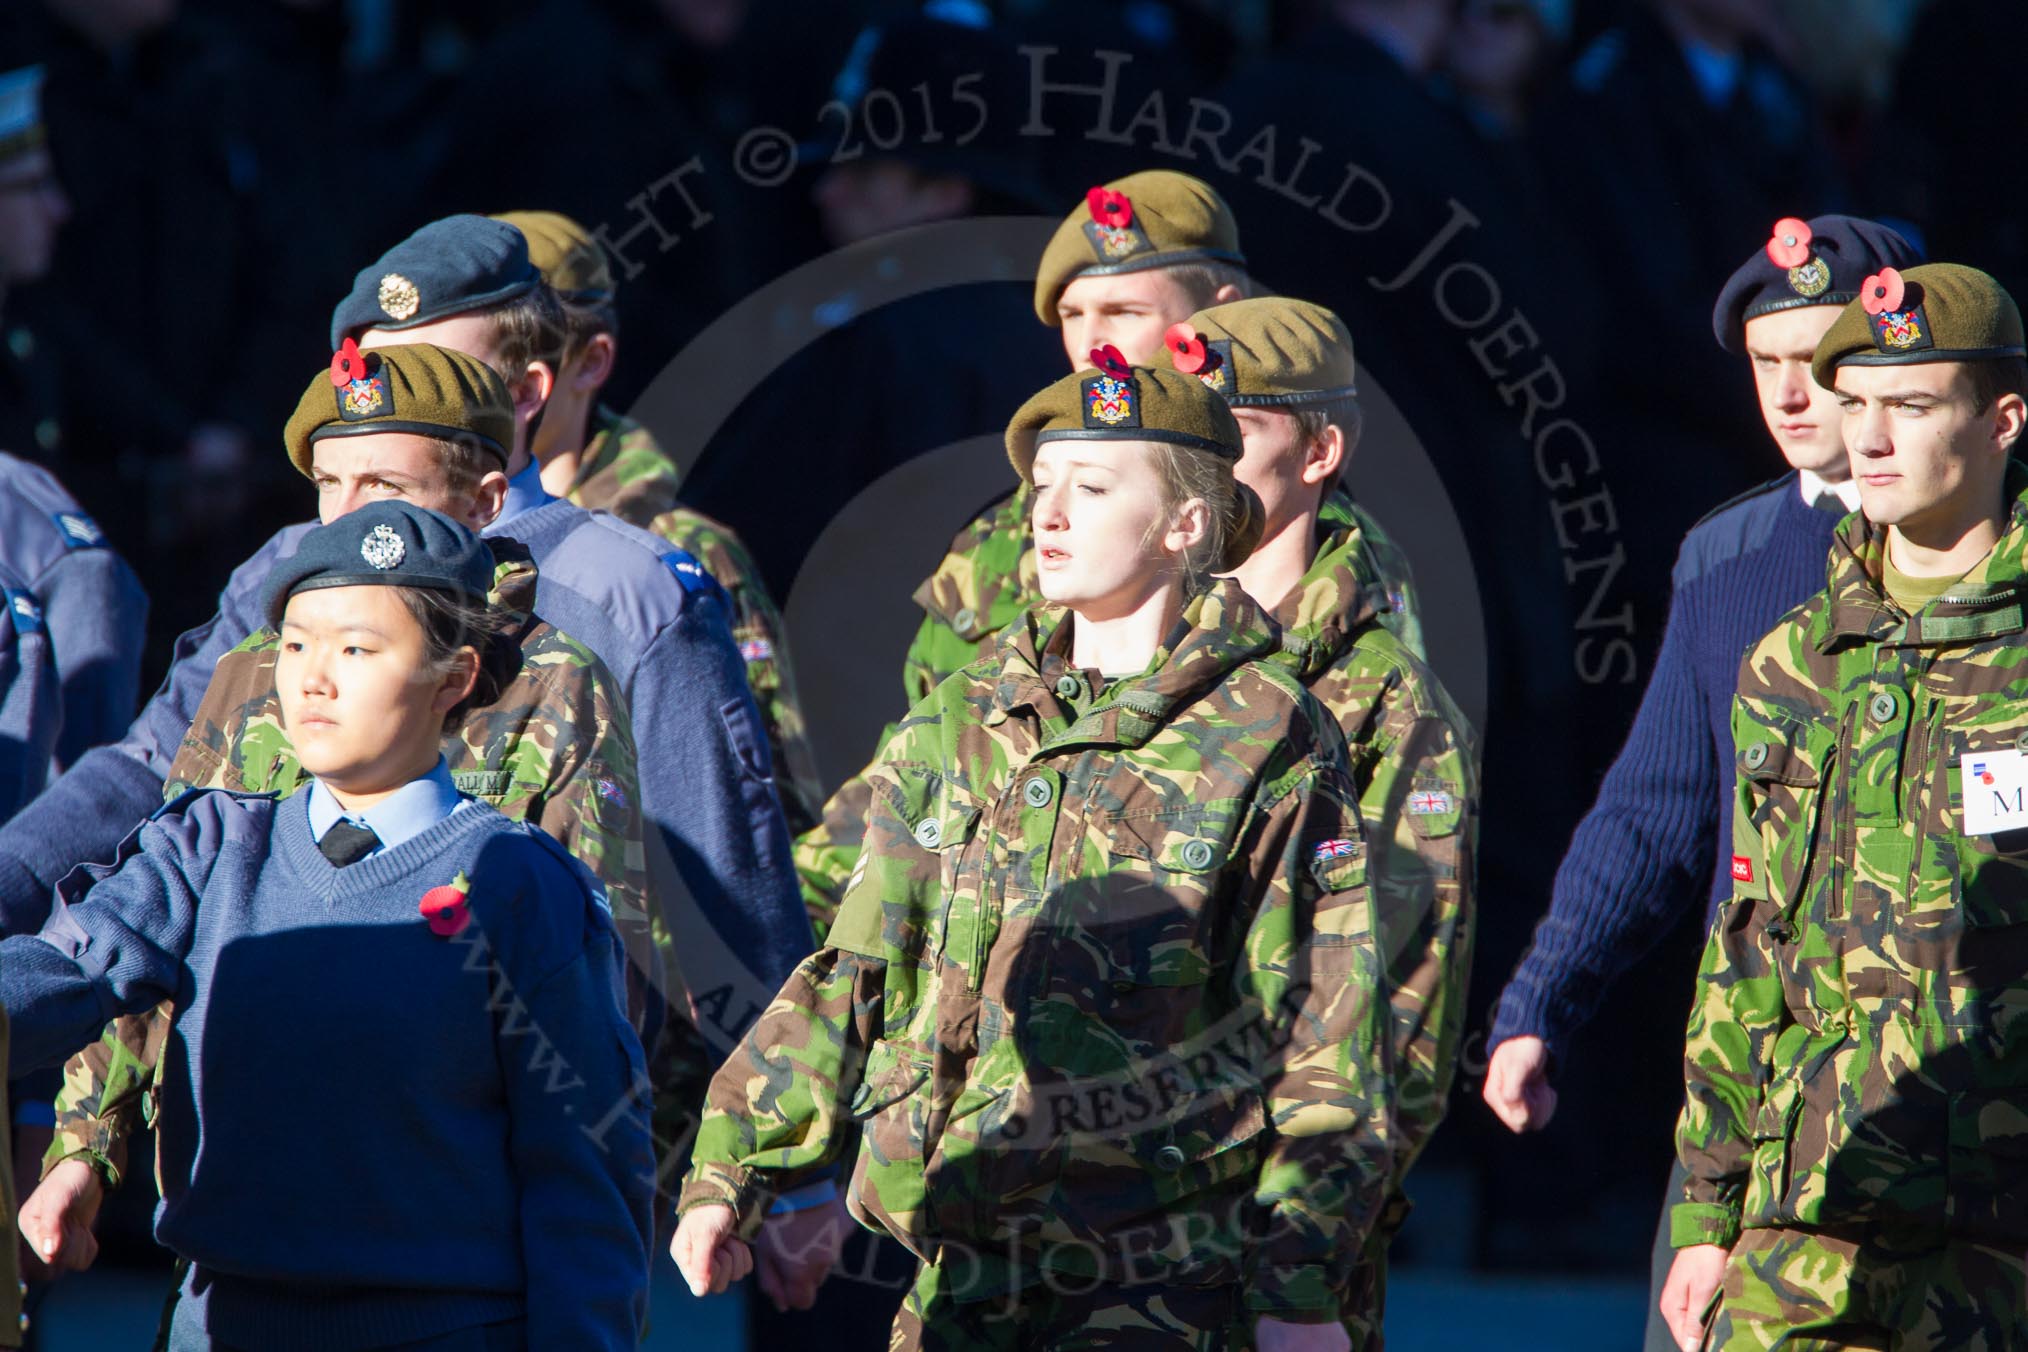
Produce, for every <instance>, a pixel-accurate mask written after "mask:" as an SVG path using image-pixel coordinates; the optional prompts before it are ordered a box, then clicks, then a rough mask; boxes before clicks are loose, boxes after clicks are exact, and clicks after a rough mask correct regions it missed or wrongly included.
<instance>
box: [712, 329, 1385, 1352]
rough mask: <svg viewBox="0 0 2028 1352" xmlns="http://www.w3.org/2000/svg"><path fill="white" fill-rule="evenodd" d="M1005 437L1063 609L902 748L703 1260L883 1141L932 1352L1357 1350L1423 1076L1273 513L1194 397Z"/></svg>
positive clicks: (1068, 394) (1133, 395)
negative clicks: (1357, 1269)
mask: <svg viewBox="0 0 2028 1352" xmlns="http://www.w3.org/2000/svg"><path fill="white" fill-rule="evenodd" d="M1094 360H1095V362H1096V363H1097V364H1098V369H1097V370H1096V371H1094V372H1084V373H1079V374H1076V375H1072V376H1070V377H1068V378H1066V379H1064V380H1062V381H1060V382H1058V383H1057V384H1055V385H1052V386H1050V387H1049V388H1048V389H1046V390H1044V391H1042V392H1041V393H1040V394H1037V395H1036V396H1035V397H1034V398H1032V399H1030V400H1029V401H1028V403H1027V404H1026V405H1024V406H1023V407H1022V409H1021V410H1020V411H1019V412H1018V413H1016V415H1015V417H1014V419H1013V422H1012V423H1011V424H1010V426H1009V428H1008V432H1007V447H1008V454H1009V457H1010V458H1011V459H1012V460H1013V462H1014V466H1015V469H1016V470H1017V471H1018V472H1019V473H1020V475H1021V477H1022V480H1023V483H1024V484H1026V485H1029V486H1030V488H1031V493H1032V497H1033V501H1034V503H1035V533H1036V536H1037V539H1038V541H1039V546H1038V551H1037V553H1038V557H1037V564H1038V568H1039V586H1040V588H1041V591H1042V594H1043V597H1044V604H1041V605H1038V606H1037V607H1036V608H1035V609H1033V610H1030V611H1028V612H1027V613H1026V614H1025V615H1023V616H1022V617H1021V618H1020V619H1018V620H1017V621H1016V622H1015V623H1013V624H1012V625H1010V626H1008V627H1007V628H1006V629H1005V630H1004V632H1003V633H1002V634H1001V635H1000V636H999V638H998V639H997V640H996V642H995V645H994V649H993V651H992V652H991V653H989V654H986V655H984V656H982V657H980V658H979V659H978V660H977V661H976V662H974V663H972V664H971V665H969V666H967V667H966V668H965V669H964V670H963V671H962V672H960V673H959V674H957V675H955V676H953V677H952V678H950V679H949V680H947V681H945V682H944V683H943V684H942V685H940V686H939V687H938V688H937V690H936V691H935V692H934V693H933V694H932V695H931V696H930V698H928V699H926V700H924V701H923V702H921V703H919V704H918V705H917V706H916V707H915V708H914V709H913V710H912V711H911V712H910V713H909V715H908V716H907V717H906V718H905V719H904V720H903V721H902V723H901V724H900V726H899V727H898V729H897V731H896V732H895V734H894V736H893V737H892V739H891V740H890V741H889V743H888V745H887V747H886V749H885V750H884V752H883V754H882V756H881V759H880V762H879V763H878V764H877V765H876V766H875V767H874V769H873V770H872V772H871V779H872V783H873V788H872V792H871V802H872V804H873V807H872V811H871V815H870V818H869V820H868V823H867V831H866V849H865V852H864V854H863V855H862V856H861V863H860V865H859V866H858V868H857V870H856V871H855V873H854V876H853V883H852V886H851V888H850V889H849V890H848V892H847V895H846V899H845V905H844V908H843V910H842V911H841V913H840V915H839V918H838V923H837V924H836V925H835V926H833V927H832V929H831V931H830V934H829V938H828V941H827V942H828V945H829V946H828V947H826V948H825V949H823V950H822V951H820V952H819V953H817V954H816V955H815V956H813V957H812V958H810V959H809V960H808V961H806V962H805V963H804V964H803V965H802V967H801V968H800V969H799V970H798V971H797V973H796V975H795V977H794V978H793V979H792V980H791V981H790V982H789V983H788V984H787V985H786V986H784V987H783V988H782V992H781V994H780V995H779V996H777V997H776V1000H775V1002H774V1004H773V1005H772V1006H771V1007H770V1008H769V1010H768V1011H767V1013H765V1014H764V1015H763V1016H762V1018H761V1020H760V1022H759V1023H758V1024H756V1025H755V1026H754V1028H753V1030H752V1031H751V1032H750V1033H749V1034H748V1036H747V1039H746V1041H745V1043H744V1044H743V1045H742V1046H741V1047H740V1048H739V1049H738V1050H737V1051H736V1052H735V1053H734V1054H733V1056H732V1058H731V1059H730V1060H729V1061H728V1062H727V1063H726V1064H725V1066H724V1067H723V1068H721V1070H720V1072H719V1074H718V1076H717V1078H716V1079H715V1080H714V1081H713V1083H712V1091H711V1097H710V1102H709V1106H708V1109H707V1114H706V1119H705V1123H704V1125H703V1127H702V1128H701V1129H700V1132H699V1136H698V1142H697V1146H696V1149H695V1152H694V1155H693V1163H692V1169H691V1175H690V1179H689V1181H688V1183H687V1184H686V1185H685V1187H684V1190H683V1197H682V1203H681V1207H682V1222H681V1224H680V1226H679V1227H678V1230H677V1235H676V1239H675V1241H674V1244H673V1246H672V1252H673V1253H674V1255H675V1257H676V1259H677V1261H678V1263H679V1264H680V1265H681V1266H682V1268H683V1271H684V1273H685V1275H686V1277H687V1278H688V1280H689V1281H690V1283H691V1285H692V1287H693V1288H694V1289H697V1290H698V1291H700V1292H702V1291H704V1290H707V1289H710V1290H716V1289H721V1288H723V1286H724V1285H725V1284H726V1283H727V1282H728V1281H729V1280H732V1279H735V1278H737V1277H738V1276H740V1275H743V1273H744V1270H745V1268H746V1266H747V1264H748V1262H749V1261H750V1260H749V1258H748V1256H747V1253H746V1246H745V1244H744V1242H743V1237H745V1236H748V1235H750V1234H752V1233H753V1228H754V1226H755V1225H756V1224H757V1223H758V1221H759V1217H760V1212H761V1209H762V1207H763V1206H764V1204H765V1202H766V1200H767V1199H768V1198H769V1197H770V1196H772V1195H773V1194H774V1193H775V1192H776V1191H777V1190H778V1189H780V1188H782V1187H784V1186H789V1185H792V1184H793V1183H794V1182H795V1181H796V1180H797V1178H799V1177H800V1176H801V1175H802V1174H803V1173H804V1172H806V1171H808V1170H810V1169H812V1168H821V1167H825V1166H827V1165H829V1164H830V1163H831V1162H832V1160H833V1159H835V1158H836V1157H837V1156H838V1155H839V1154H840V1152H841V1151H842V1150H843V1148H844V1146H845V1144H846V1143H847V1141H848V1140H850V1139H851V1138H852V1137H853V1136H854V1135H855V1134H857V1135H859V1136H860V1139H861V1144H860V1146H859V1150H858V1158H857V1163H856V1168H855V1172H854V1175H853V1180H852V1190H851V1192H852V1196H851V1201H852V1205H853V1208H854V1210H855V1212H856V1214H857V1215H858V1216H859V1217H860V1219H861V1220H862V1221H864V1222H866V1223H867V1224H869V1225H873V1226H876V1227H878V1228H880V1229H883V1230H885V1231H886V1232H887V1233H889V1234H891V1235H893V1236H894V1237H895V1238H897V1239H899V1240H900V1241H901V1242H902V1243H903V1244H905V1245H906V1246H908V1247H909V1248H910V1249H911V1251H913V1252H914V1253H915V1254H916V1255H917V1257H918V1258H919V1259H920V1260H921V1263H922V1266H921V1269H920V1272H919V1274H918V1278H917V1281H916V1283H915V1286H914V1288H913V1289H912V1290H911V1292H910V1293H909V1295H908V1296H907V1298H906V1300H905V1302H904V1305H903V1308H902V1310H901V1312H900V1313H899V1315H898V1316H897V1319H896V1323H895V1328H894V1340H893V1343H892V1347H894V1348H896V1349H913V1348H926V1349H953V1350H956V1349H965V1350H966V1352H975V1350H977V1349H991V1348H1009V1349H1011V1348H1015V1347H1051V1346H1058V1345H1060V1343H1061V1340H1062V1339H1064V1338H1066V1337H1068V1336H1070V1335H1071V1334H1072V1333H1073V1331H1083V1330H1093V1331H1097V1332H1098V1333H1099V1335H1100V1336H1104V1337H1107V1338H1110V1339H1113V1340H1115V1341H1117V1342H1119V1343H1120V1345H1122V1346H1127V1345H1131V1346H1133V1347H1136V1348H1146V1349H1155V1348H1172V1347H1173V1348H1177V1349H1182V1348H1196V1347H1202V1346H1207V1345H1210V1346H1220V1347H1225V1346H1234V1347H1239V1346H1246V1345H1249V1344H1250V1343H1251V1341H1252V1339H1253V1337H1254V1336H1255V1326H1256V1324H1257V1325H1258V1333H1259V1336H1260V1337H1261V1338H1262V1339H1263V1340H1265V1345H1267V1346H1274V1347H1303V1348H1319V1349H1322V1348H1343V1347H1345V1346H1346V1338H1345V1334H1344V1331H1343V1329H1342V1328H1341V1327H1339V1325H1338V1323H1337V1320H1338V1318H1339V1317H1340V1315H1341V1314H1342V1313H1343V1304H1342V1301H1343V1293H1344V1290H1345V1285H1346V1281H1347V1279H1348V1277H1349V1275H1350V1269H1351V1267H1352V1264H1353V1262H1354V1260H1355V1258H1356V1256H1357V1254H1358V1251H1359V1246H1360V1245H1361V1244H1362V1243H1363V1241H1364V1239H1365V1237H1366V1234H1367V1232H1368V1230H1369V1229H1370V1227H1371V1226H1372V1224H1373V1221H1374V1218H1375V1215H1376V1213H1377V1211H1378V1209H1379V1207H1380V1205H1381V1201H1382V1198H1383V1196H1384V1194H1385V1190H1386V1185H1387V1178H1388V1169H1389V1137H1390V1129H1389V1125H1388V1113H1387V1107H1386V1103H1385V1094H1386V1092H1387V1088H1386V1081H1387V1071H1388V1063H1389V1059H1390V1055H1389V1045H1388V1037H1387V1032H1386V1029H1385V1028H1384V1026H1383V1021H1384V1019H1385V1013H1384V1007H1383V1004H1382V1002H1381V1000H1380V999H1379V994H1378V993H1379V991H1380V984H1379V983H1380V981H1381V980H1382V974H1381V971H1380V962H1379V957H1378V954H1377V952H1376V949H1375V936H1374V920H1373V906H1372V902H1371V900H1370V897H1369V893H1368V890H1367V881H1366V879H1367V862H1368V861H1367V846H1366V836H1365V831H1364V828H1363V827H1362V825H1361V823H1360V819H1359V812H1358V807H1357V803H1356V798H1355V794H1354V790H1353V787H1352V785H1351V783H1350V781H1349V779H1348V777H1347V773H1346V770H1345V747H1344V738H1343V736H1342V734H1341V733H1340V732H1339V730H1338V727H1337V723H1336V720H1335V719H1333V718H1332V717H1331V715H1330V713H1329V712H1328V711H1327V710H1325V709H1324V708H1323V707H1322V706H1321V705H1319V704H1318V703H1317V702H1316V701H1315V700H1314V699H1313V698H1312V697H1311V696H1310V695H1309V694H1308V693H1307V692H1306V691H1304V689H1303V688H1302V686H1301V684H1300V683H1299V682H1298V681H1296V680H1295V678H1294V676H1293V675H1292V674H1291V673H1290V672H1289V670H1288V669H1287V667H1286V666H1285V665H1283V664H1282V663H1281V662H1280V661H1279V660H1278V654H1279V651H1280V647H1281V642H1280V635H1279V634H1278V632H1277V630H1276V627H1275V625H1274V622H1273V621H1272V620H1271V619H1270V618H1269V617H1268V616H1267V614H1266V613H1265V612H1264V611H1263V610H1262V609H1261V608H1260V607H1259V606H1257V605H1255V604H1254V603H1253V601H1251V600H1250V599H1249V598H1248V597H1247V595H1246V593H1245V592H1244V591H1243V590H1241V588H1240V587H1239V585H1238V584H1237V583H1235V582H1232V581H1230V580H1223V581H1213V580H1211V579H1210V578H1209V576H1208V575H1209V574H1213V573H1218V572H1229V571H1230V570H1231V569H1232V568H1233V567H1234V566H1236V565H1237V564H1238V563H1240V562H1241V561H1242V560H1244V559H1245V558H1246V557H1247V555H1248V554H1249V553H1251V552H1252V549H1253V546H1254V544H1255V542H1256V541H1257V540H1258V538H1259V534H1260V529H1261V524H1262V518H1261V507H1260V503H1259V500H1258V499H1256V498H1255V497H1254V496H1253V495H1252V494H1251V493H1250V492H1249V491H1247V490H1246V489H1245V488H1244V487H1243V486H1240V485H1238V484H1236V483H1235V481H1234V479H1233V477H1232V465H1233V463H1234V462H1235V461H1237V460H1238V459H1239V457H1240V451H1241V443H1240V433H1239V428H1238V425H1237V424H1236V423H1235V422H1234V421H1233V418H1232V414H1231V412H1230V411H1229V410H1228V409H1227V408H1226V407H1225V405H1224V402H1223V401H1222V400H1220V399H1218V398H1217V397H1216V396H1214V395H1212V394H1211V393H1210V391H1208V390H1206V389H1205V388H1204V387H1203V385H1201V384H1200V383H1199V382H1197V381H1196V380H1193V379H1190V378H1188V377H1185V376H1179V375H1178V374H1176V373H1175V372H1173V371H1163V370H1151V369H1146V368H1130V367H1129V366H1128V365H1127V364H1126V363H1125V361H1124V359H1123V358H1122V357H1121V356H1120V355H1119V352H1118V350H1117V349H1114V348H1107V349H1105V350H1102V351H1101V352H1099V353H1095V354H1094Z"/></svg>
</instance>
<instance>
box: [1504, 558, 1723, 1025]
mask: <svg viewBox="0 0 2028 1352" xmlns="http://www.w3.org/2000/svg"><path fill="white" fill-rule="evenodd" d="M1682 578H1683V573H1682V568H1681V565H1680V564H1679V566H1678V571H1677V579H1678V587H1677V591H1676V594H1675V597H1674V598H1673V600H1672V601H1671V604H1670V607H1669V620H1668V627H1667V629H1666V630H1665V631H1664V633H1663V637H1662V648H1661V652H1660V654H1659V655H1658V656H1657V657H1656V659H1655V670H1654V674H1653V675H1652V676H1651V677H1650V679H1649V681H1648V688H1647V690H1646V692H1645V693H1644V694H1643V695H1642V697H1641V708H1640V712H1639V713H1638V714H1637V715H1636V716H1635V719H1634V726H1633V731H1632V732H1631V733H1629V734H1628V736H1627V741H1626V745H1625V746H1624V747H1622V748H1621V749H1620V754H1619V757H1618V759H1616V760H1615V761H1614V762H1613V765H1612V768H1611V769H1610V770H1609V771H1607V772H1606V777H1605V782H1604V784H1603V785H1602V786H1601V788H1600V789H1599V795H1598V800H1597V802H1596V803H1594V804H1593V805H1592V809H1591V811H1590V812H1588V813H1586V814H1585V817H1584V820H1583V821H1582V822H1580V823H1579V824H1578V827H1577V831H1576V834H1575V835H1574V836H1573V837H1572V839H1571V842H1570V848H1569V850H1568V851H1567V852H1566V853H1565V854H1564V856H1563V863H1562V865H1561V866H1560V867H1559V868H1558V869H1557V871H1556V883H1555V887H1554V890H1553V892H1552V894H1551V898H1550V904H1549V913H1548V915H1546V916H1544V917H1543V919H1542V922H1541V923H1540V924H1539V925H1537V926H1536V928H1535V937H1534V941H1533V943H1532V944H1531V945H1530V946H1529V949H1528V951H1527V953H1526V954H1524V955H1523V956H1522V958H1521V962H1520V965H1519V966H1518V967H1517V968H1516V969H1515V972H1514V976H1513V978H1512V980H1510V981H1509V982H1508V983H1507V988H1506V990H1505V991H1503V992H1502V993H1501V995H1500V1001H1499V1005H1498V1007H1497V1009H1496V1010H1495V1012H1494V1017H1493V1035H1492V1043H1493V1044H1494V1045H1497V1044H1499V1043H1500V1042H1503V1041H1505V1040H1506V1039H1508V1038H1512V1037H1522V1036H1534V1037H1539V1038H1542V1039H1543V1040H1544V1041H1545V1042H1546V1043H1548V1044H1549V1047H1550V1050H1551V1051H1552V1052H1555V1053H1558V1054H1560V1053H1561V1051H1562V1048H1563V1044H1564V1043H1565V1041H1566V1040H1567V1039H1568V1037H1569V1036H1570V1034H1572V1033H1573V1032H1575V1031H1576V1030H1577V1029H1578V1028H1579V1027H1581V1026H1582V1025H1583V1024H1584V1023H1585V1021H1586V1020H1587V1019H1589V1018H1590V1017H1591V1015H1592V1013H1593V1012H1594V1011H1595V1010H1596V1009H1597V1008H1598V1003H1599V1000H1600V998H1601V997H1602V996H1603V995H1604V993H1605V990H1606V988H1607V987H1608V986H1610V985H1611V983H1612V982H1613V980H1614V978H1616V977H1617V976H1619V974H1620V973H1621V972H1623V971H1625V970H1626V969H1627V968H1628V967H1629V966H1631V965H1632V964H1633V963H1634V962H1635V961H1636V960H1637V959H1639V958H1640V956H1641V955H1642V954H1644V953H1646V952H1647V951H1648V950H1649V949H1650V948H1651V947H1653V946H1654V944H1655V943H1656V941H1657V940H1659V939H1660V938H1661V937H1662V936H1663V935H1664V934H1665V933H1667V932H1668V930H1669V928H1670V926H1671V925H1672V924H1674V923H1675V921H1676V919H1677V918H1678V916H1679V915H1680V913H1681V910H1682V908H1683V905H1684V903H1685V899H1686V898H1688V897H1692V896H1701V894H1702V887H1703V883H1704V879H1705V876H1706V873H1707V871H1708V870H1709V868H1710V864H1711V850H1712V840H1713V834H1712V833H1713V832H1714V831H1715V830H1716V829H1717V823H1718V809H1719V806H1720V801H1721V800H1720V796H1719V795H1720V783H1719V765H1718V753H1717V751H1716V749H1715V748H1714V746H1713V744H1712V740H1711V733H1710V730H1709V723H1708V716H1707V701H1706V698H1705V695H1704V692H1703V691H1702V690H1701V689H1700V686H1699V682H1698V677H1697V669H1696V663H1695V661H1694V648H1695V643H1696V635H1697V629H1698V620H1697V613H1696V611H1697V595H1696V590H1695V588H1694V587H1691V588H1686V587H1684V586H1683V585H1682Z"/></svg>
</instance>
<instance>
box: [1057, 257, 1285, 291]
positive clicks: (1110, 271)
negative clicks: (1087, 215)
mask: <svg viewBox="0 0 2028 1352" xmlns="http://www.w3.org/2000/svg"><path fill="white" fill-rule="evenodd" d="M1194 262H1206V263H1230V264H1232V265H1233V266H1234V267H1241V268H1243V267H1245V266H1246V255H1244V254H1242V253H1240V252H1239V250H1237V249H1213V248H1209V247H1192V248H1188V249H1158V250H1157V251H1155V252H1154V253H1145V254H1140V255H1138V256H1136V257H1133V258H1127V259H1122V260H1121V261H1120V262H1117V263H1092V264H1090V265H1088V266H1086V267H1081V268H1079V269H1078V270H1077V271H1076V272H1073V273H1071V274H1070V275H1069V276H1067V277H1065V278H1064V279H1063V286H1059V287H1058V288H1056V294H1057V295H1059V296H1061V295H1062V294H1063V292H1064V289H1065V288H1066V287H1068V286H1069V285H1070V284H1071V283H1072V282H1074V281H1076V280H1077V279H1078V278H1080V277H1117V276H1119V275H1120V274H1122V273H1127V272H1146V271H1147V270H1148V269H1149V268H1166V267H1171V266H1173V265H1175V264H1177V263H1194Z"/></svg>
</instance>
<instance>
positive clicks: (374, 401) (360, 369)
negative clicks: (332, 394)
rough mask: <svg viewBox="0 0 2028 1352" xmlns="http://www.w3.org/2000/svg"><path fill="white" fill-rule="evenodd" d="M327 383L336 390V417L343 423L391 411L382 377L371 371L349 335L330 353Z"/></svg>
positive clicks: (392, 402)
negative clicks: (329, 380)
mask: <svg viewBox="0 0 2028 1352" xmlns="http://www.w3.org/2000/svg"><path fill="white" fill-rule="evenodd" d="M331 383H332V385H334V386H336V387H337V390H338V416H339V417H340V418H342V419H344V420H345V421H346V422H357V421H359V420H361V419H364V418H377V417H380V416H382V415H384V414H388V413H392V412H393V411H394V398H393V396H392V395H391V394H389V393H388V389H387V380H386V378H385V377H384V376H379V375H375V374H373V372H372V367H371V364H370V361H369V359H368V357H367V355H366V354H365V353H364V352H361V351H360V350H359V345H358V344H357V343H355V342H353V341H352V340H351V339H350V338H347V339H346V340H345V343H344V345H343V346H341V347H340V348H339V349H338V350H337V351H336V352H334V353H332V354H331Z"/></svg>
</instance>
